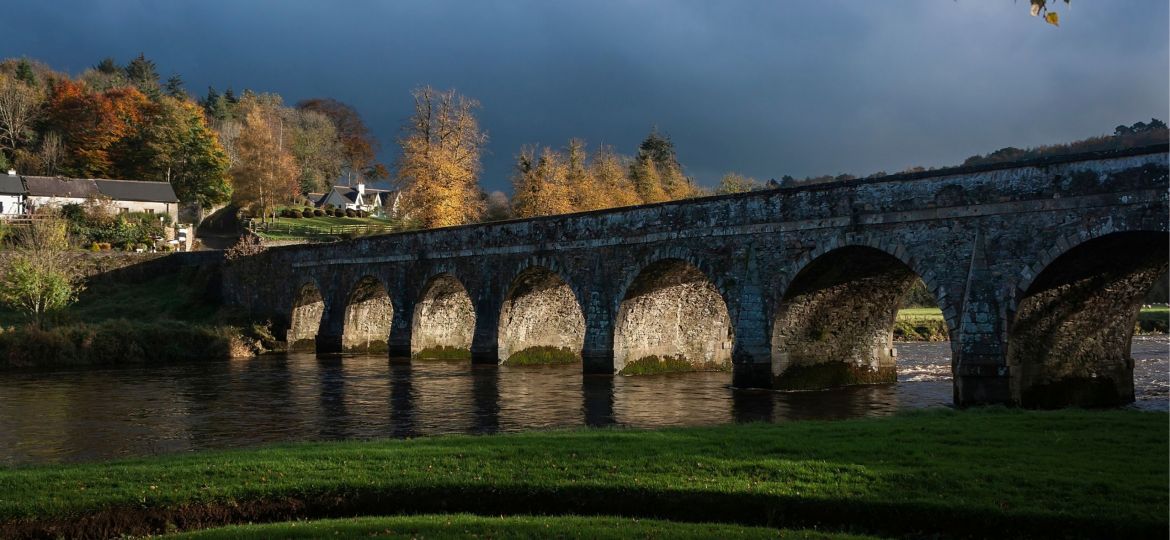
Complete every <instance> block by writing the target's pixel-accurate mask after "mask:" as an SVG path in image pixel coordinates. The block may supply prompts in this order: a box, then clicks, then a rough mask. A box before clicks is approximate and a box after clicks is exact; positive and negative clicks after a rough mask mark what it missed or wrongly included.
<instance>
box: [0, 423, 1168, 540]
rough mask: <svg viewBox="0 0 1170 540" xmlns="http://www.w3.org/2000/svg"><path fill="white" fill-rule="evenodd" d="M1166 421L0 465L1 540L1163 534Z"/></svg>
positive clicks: (363, 447) (576, 438)
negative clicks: (461, 532) (683, 526)
mask: <svg viewBox="0 0 1170 540" xmlns="http://www.w3.org/2000/svg"><path fill="white" fill-rule="evenodd" d="M1167 419H1168V418H1167V415H1166V414H1163V413H1144V412H1136V411H1124V410H1115V411H1071V410H1070V411H1057V412H1036V411H1017V410H1005V409H986V410H970V411H961V412H960V411H952V410H948V409H942V410H932V411H926V412H915V413H904V414H901V415H898V416H895V417H891V418H883V419H863V420H846V421H837V422H819V421H808V422H792V423H786V424H746V425H727V426H719V427H708V428H685V429H664V430H658V431H637V430H622V429H601V430H596V429H595V430H575V431H556V432H532V433H521V434H508V435H493V436H479V437H474V436H444V437H434V438H422V439H413V440H405V441H403V440H386V441H373V442H339V443H317V444H295V445H283V446H275V447H269V448H262V449H256V450H243V451H226V452H208V453H199V454H188V455H172V456H165V457H158V458H149V459H136V460H126V461H118V462H111V463H92V464H79V465H65V466H52V467H49V466H37V467H18V468H13V469H7V470H0V494H2V495H0V537H5V538H9V537H29V536H66V537H85V536H89V537H109V536H118V535H122V534H148V533H158V532H164V531H174V530H185V529H199V528H207V527H211V526H216V525H223V524H231V523H246V522H274V521H286V520H290V519H319V518H325V517H341V516H377V515H387V514H401V513H435V512H438V513H450V512H470V513H475V514H481V515H518V514H576V515H620V516H627V517H644V518H657V519H670V520H676V521H685V522H719V523H732V524H740V525H751V526H760V525H763V526H772V527H790V528H816V529H818V530H829V531H847V532H854V533H866V534H876V535H908V534H909V535H916V536H933V535H938V536H943V537H954V536H963V537H971V536H974V537H979V536H1004V535H1005V534H1006V535H1007V536H1019V537H1128V538H1140V537H1160V538H1164V537H1165V536H1166V534H1167V532H1168V530H1170V529H1168V526H1167V515H1166V507H1167V504H1168V496H1167V492H1166V490H1165V486H1166V483H1167V480H1168V479H1170V471H1168V467H1167V462H1166V459H1165V456H1166V455H1167V452H1168V451H1170V445H1168V441H1167V439H1168V436H1167V430H1166V422H1167ZM1102 456H1123V458H1122V457H1118V458H1110V459H1104V458H1103V457H1102Z"/></svg>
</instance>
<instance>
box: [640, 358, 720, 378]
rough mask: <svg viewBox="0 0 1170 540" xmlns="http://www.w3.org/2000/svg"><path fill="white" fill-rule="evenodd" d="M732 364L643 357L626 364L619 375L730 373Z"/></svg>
mask: <svg viewBox="0 0 1170 540" xmlns="http://www.w3.org/2000/svg"><path fill="white" fill-rule="evenodd" d="M730 370H731V365H730V364H718V363H715V362H691V361H690V360H687V358H686V357H685V356H682V355H674V356H663V357H661V358H660V357H658V355H650V356H643V357H642V358H639V359H637V360H634V361H633V362H630V363H628V364H626V367H624V368H622V370H621V371H619V372H618V374H619V375H655V374H659V373H682V372H687V371H730Z"/></svg>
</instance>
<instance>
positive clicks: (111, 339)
mask: <svg viewBox="0 0 1170 540" xmlns="http://www.w3.org/2000/svg"><path fill="white" fill-rule="evenodd" d="M95 259H98V258H96V257H95ZM126 259H127V260H129V261H137V260H138V258H136V257H133V256H130V255H128V256H127V257H126ZM100 260H108V261H112V262H107V263H106V264H107V265H110V264H114V265H117V264H121V266H115V267H114V268H113V269H110V270H107V271H105V272H100V273H97V274H95V275H94V276H91V279H90V280H89V281H88V282H87V284H86V289H85V290H84V291H83V292H82V293H81V295H80V296H79V297H78V301H77V303H76V304H73V305H71V306H69V307H68V308H67V309H65V310H62V311H60V312H57V313H54V314H52V315H51V316H50V317H49V318H48V320H47V322H46V324H45V326H44V327H43V328H38V327H34V326H30V325H28V324H27V322H26V319H25V318H24V317H23V316H21V315H20V314H17V313H13V312H11V311H7V310H0V369H3V368H28V367H35V368H55V367H65V366H86V365H117V364H149V363H156V364H157V363H167V362H185V361H198V360H223V359H228V358H238V357H241V356H253V355H256V354H259V353H261V352H265V351H269V350H272V349H275V348H277V347H278V344H277V342H276V340H275V338H274V337H272V335H271V332H270V331H269V329H268V328H266V327H265V326H264V325H259V324H254V323H253V322H251V321H249V320H248V319H247V318H246V317H243V316H241V315H240V314H238V313H234V312H233V311H232V310H229V309H226V308H224V307H223V306H221V305H220V304H219V302H218V292H217V291H218V284H217V282H216V280H217V279H218V267H217V266H216V265H215V264H204V265H191V266H178V265H173V266H169V265H165V264H157V263H158V262H159V261H160V258H159V257H152V258H143V260H142V262H138V263H135V264H137V265H141V266H144V267H143V268H137V267H136V266H135V264H127V263H126V262H125V261H122V260H120V259H118V258H116V257H104V258H101V259H100ZM89 264H91V265H94V264H96V263H94V262H92V261H91V262H90V263H89ZM152 265H153V266H152Z"/></svg>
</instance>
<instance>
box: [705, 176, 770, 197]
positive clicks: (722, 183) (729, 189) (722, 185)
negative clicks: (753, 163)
mask: <svg viewBox="0 0 1170 540" xmlns="http://www.w3.org/2000/svg"><path fill="white" fill-rule="evenodd" d="M763 187H764V185H763V184H761V183H760V181H759V180H756V179H755V178H749V177H746V176H744V175H742V174H739V173H727V174H725V175H723V178H722V179H720V180H719V187H718V188H716V189H715V193H716V194H718V195H726V194H728V193H746V192H748V191H755V190H757V189H763Z"/></svg>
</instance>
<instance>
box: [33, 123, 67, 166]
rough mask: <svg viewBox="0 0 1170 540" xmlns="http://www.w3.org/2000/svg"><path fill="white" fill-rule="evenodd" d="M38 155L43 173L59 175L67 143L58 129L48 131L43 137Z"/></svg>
mask: <svg viewBox="0 0 1170 540" xmlns="http://www.w3.org/2000/svg"><path fill="white" fill-rule="evenodd" d="M37 157H38V158H39V159H40V165H41V174H44V175H47V176H57V173H58V172H59V171H60V169H61V163H62V161H64V159H65V145H64V144H63V143H62V142H61V136H60V135H58V134H57V132H56V131H50V132H47V133H45V135H44V136H43V137H41V150H40V152H38V153H37Z"/></svg>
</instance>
